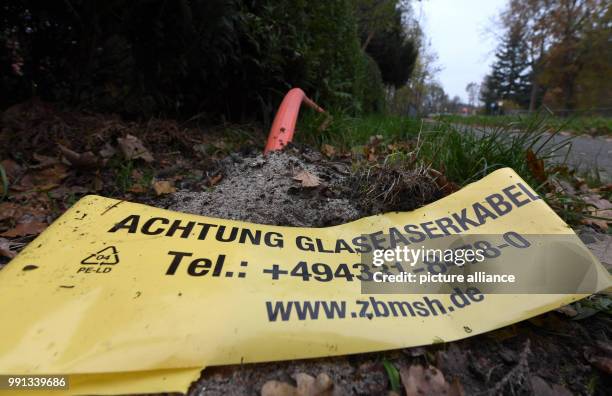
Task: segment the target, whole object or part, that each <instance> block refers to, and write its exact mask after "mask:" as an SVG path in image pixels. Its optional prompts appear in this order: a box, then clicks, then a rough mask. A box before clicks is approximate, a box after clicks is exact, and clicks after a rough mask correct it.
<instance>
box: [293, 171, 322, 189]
mask: <svg viewBox="0 0 612 396" xmlns="http://www.w3.org/2000/svg"><path fill="white" fill-rule="evenodd" d="M293 180H295V181H299V182H300V183H301V185H302V187H306V188H312V187H318V186H319V185H320V184H321V180H320V179H319V178H318V177H317V176H316V175H314V174H312V173H310V172H308V171H306V170H302V171H299V172H298V173H296V174H295V176H293Z"/></svg>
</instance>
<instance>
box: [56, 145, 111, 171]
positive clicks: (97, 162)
mask: <svg viewBox="0 0 612 396" xmlns="http://www.w3.org/2000/svg"><path fill="white" fill-rule="evenodd" d="M58 147H59V149H60V151H61V152H62V154H63V155H64V157H66V160H68V162H69V163H70V164H71V165H73V166H76V167H78V168H98V167H100V166H102V165H104V161H102V160H101V159H100V158H98V157H96V156H95V154H94V153H92V152H91V151H87V152H85V153H82V154H80V153H77V152H76V151H72V150H70V149H69V148H68V147H66V146H63V145H61V144H58Z"/></svg>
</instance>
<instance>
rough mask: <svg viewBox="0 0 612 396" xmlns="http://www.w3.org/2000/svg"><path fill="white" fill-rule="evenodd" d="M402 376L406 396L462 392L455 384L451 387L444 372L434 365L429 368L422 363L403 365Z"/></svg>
mask: <svg viewBox="0 0 612 396" xmlns="http://www.w3.org/2000/svg"><path fill="white" fill-rule="evenodd" d="M400 377H401V378H402V384H403V385H404V389H405V391H406V396H417V395H419V396H420V395H442V394H445V395H457V394H458V393H457V392H460V390H459V389H456V387H455V386H453V388H451V386H450V385H449V384H448V383H447V382H446V380H445V379H444V375H442V372H441V371H440V370H438V369H437V368H435V367H433V366H429V367H427V368H425V367H423V366H420V365H414V366H410V367H402V368H401V369H400Z"/></svg>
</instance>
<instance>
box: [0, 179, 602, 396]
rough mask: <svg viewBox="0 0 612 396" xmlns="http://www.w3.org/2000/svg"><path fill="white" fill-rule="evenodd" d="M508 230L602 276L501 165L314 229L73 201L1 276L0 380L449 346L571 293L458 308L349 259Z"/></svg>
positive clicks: (146, 383) (109, 379)
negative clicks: (380, 248)
mask: <svg viewBox="0 0 612 396" xmlns="http://www.w3.org/2000/svg"><path fill="white" fill-rule="evenodd" d="M441 219H448V220H441ZM510 230H512V231H513V232H516V233H518V234H524V235H531V234H545V235H563V236H566V237H567V238H569V242H568V243H567V244H568V245H570V248H571V249H572V251H575V252H577V253H576V254H577V256H576V257H579V258H580V260H583V261H584V263H582V264H583V266H584V268H586V272H588V273H589V274H590V276H591V278H592V276H593V275H594V276H595V278H596V279H597V280H596V286H595V288H596V289H597V290H602V289H605V288H607V287H609V286H610V285H611V284H612V283H611V281H610V276H609V274H608V272H607V271H606V270H605V269H604V268H603V267H602V266H601V264H599V263H598V261H597V259H596V258H595V257H594V256H593V255H592V254H590V253H589V252H588V249H586V247H585V246H584V245H583V244H582V243H581V242H580V240H579V239H578V238H577V237H576V236H575V234H574V233H573V231H572V230H571V229H570V228H569V227H568V226H567V225H566V224H565V223H564V222H563V221H562V220H561V219H560V218H559V217H558V216H557V215H556V214H555V213H554V212H553V211H552V210H551V209H550V208H549V207H548V206H547V205H546V204H545V203H544V201H543V200H542V199H540V198H539V197H538V196H537V195H536V194H535V192H534V191H533V190H532V189H531V188H529V187H528V186H527V184H526V183H525V182H524V181H523V180H522V179H521V178H520V177H519V176H518V175H517V174H516V173H515V172H514V171H513V170H511V169H501V170H498V171H496V172H494V173H492V174H491V175H489V176H487V177H485V178H483V179H482V180H480V181H478V182H476V183H473V184H470V185H469V186H467V187H465V188H463V189H462V190H461V191H459V192H457V193H454V194H452V195H451V196H448V197H446V198H444V199H441V200H439V201H437V202H435V203H432V204H430V205H427V206H426V207H423V208H421V209H418V210H415V211H413V212H409V213H387V214H384V215H379V216H372V217H368V218H363V219H360V220H357V221H354V222H351V223H348V224H343V225H339V226H334V227H328V228H297V227H296V228H293V227H276V226H266V225H257V224H250V223H245V222H240V221H232V220H222V219H215V218H208V217H202V216H195V215H189V214H184V213H177V212H171V211H167V210H162V209H158V208H153V207H149V206H145V205H140V204H134V203H129V202H125V201H118V200H115V199H108V198H103V197H99V196H87V197H85V198H83V199H81V200H80V201H79V202H78V203H76V204H75V205H74V206H73V207H72V208H71V209H70V210H68V211H67V212H66V213H65V214H64V215H62V216H61V217H60V218H59V219H58V220H56V221H55V222H54V223H53V224H52V225H51V226H50V227H49V228H48V229H47V230H46V231H45V232H44V233H42V234H41V235H40V236H39V237H38V238H37V239H36V240H34V241H33V242H31V243H30V244H29V245H28V247H27V248H26V249H25V250H24V251H23V252H21V253H20V254H19V255H18V256H17V257H16V258H15V259H14V260H13V261H11V263H10V264H9V265H8V266H7V267H6V268H4V269H3V270H2V271H0V323H1V326H0V374H15V375H17V374H21V375H25V374H64V375H69V376H70V390H69V393H73V394H88V393H89V394H90V393H95V394H116V393H133V392H161V391H185V390H186V389H187V387H188V385H189V383H190V382H191V381H193V380H194V379H196V378H197V376H198V374H199V371H200V370H201V369H202V368H203V367H206V366H210V365H223V364H235V363H251V362H263V361H274V360H287V359H301V358H311V357H320V356H331V355H344V354H352V353H360V352H371V351H378V350H386V349H394V348H403V347H410V346H417V345H425V344H431V343H435V342H441V341H444V342H447V341H453V340H457V339H461V338H464V337H468V336H472V335H475V334H479V333H483V332H486V331H490V330H493V329H496V328H499V327H502V326H505V325H508V324H511V323H515V322H518V321H521V320H524V319H526V318H529V317H532V316H535V315H538V314H540V313H543V312H546V311H549V310H551V309H555V308H557V307H559V306H562V305H564V304H567V303H569V302H571V301H574V300H576V299H578V298H581V297H582V296H583V295H584V294H533V293H531V294H486V295H484V294H474V295H471V296H470V297H469V298H467V299H464V300H462V302H460V303H457V301H456V297H455V300H454V301H455V302H453V300H451V298H453V296H451V295H448V294H440V295H437V294H434V295H423V294H401V295H398V294H376V295H367V294H362V293H361V287H362V285H361V282H360V281H359V279H360V278H361V279H363V278H364V277H366V276H369V275H367V274H364V272H362V270H364V267H363V264H360V260H361V254H360V253H363V252H364V250H365V249H366V247H367V246H368V245H375V246H376V245H377V244H379V242H380V240H381V235H384V234H394V235H395V234H399V233H403V234H406V235H409V236H411V238H412V240H413V241H424V242H423V243H425V241H427V240H429V239H432V238H434V237H435V236H438V235H442V234H444V235H445V234H453V233H456V232H457V231H459V233H462V234H491V235H501V234H503V233H505V232H507V231H510ZM419 243H420V242H419ZM530 249H532V250H531V252H532V253H533V252H535V253H537V254H540V255H541V256H542V257H544V256H546V257H548V256H551V255H552V256H554V252H549V251H541V250H542V249H543V248H540V247H538V246H532V247H531V248H530ZM538 249H539V250H538ZM530 254H531V253H530ZM498 261H499V262H501V263H502V264H503V265H511V264H512V263H506V262H504V261H503V260H498ZM582 264H581V265H582ZM537 270H538V268H537V266H535V267H534V271H537ZM365 272H367V271H365ZM466 293H467V292H466ZM467 294H469V293H467ZM436 301H437V302H436ZM453 304H455V305H454V309H453ZM385 312H386V315H385Z"/></svg>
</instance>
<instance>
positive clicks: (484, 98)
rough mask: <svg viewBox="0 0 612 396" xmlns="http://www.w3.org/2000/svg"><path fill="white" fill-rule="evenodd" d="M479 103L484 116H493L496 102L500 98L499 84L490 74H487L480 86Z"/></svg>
mask: <svg viewBox="0 0 612 396" xmlns="http://www.w3.org/2000/svg"><path fill="white" fill-rule="evenodd" d="M479 98H480V101H481V102H482V103H483V106H484V110H485V113H486V114H493V113H495V112H496V111H495V110H496V109H497V101H498V100H499V98H500V94H499V83H498V81H496V80H495V79H494V78H493V76H492V75H491V74H487V75H486V76H485V77H484V79H483V81H482V84H481V85H480V93H479Z"/></svg>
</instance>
